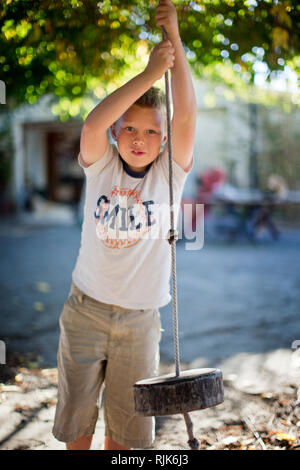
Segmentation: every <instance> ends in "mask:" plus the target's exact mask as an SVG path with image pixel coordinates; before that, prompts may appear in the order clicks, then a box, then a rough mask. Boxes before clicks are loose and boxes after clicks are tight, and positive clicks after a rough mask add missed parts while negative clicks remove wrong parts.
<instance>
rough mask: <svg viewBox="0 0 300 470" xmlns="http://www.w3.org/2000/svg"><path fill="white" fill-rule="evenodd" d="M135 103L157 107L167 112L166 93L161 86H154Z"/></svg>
mask: <svg viewBox="0 0 300 470" xmlns="http://www.w3.org/2000/svg"><path fill="white" fill-rule="evenodd" d="M134 104H136V105H138V106H142V107H146V108H157V109H159V110H160V111H162V112H163V113H165V107H166V95H165V94H164V92H163V91H162V90H160V89H159V88H157V87H154V86H152V87H151V88H149V90H147V91H146V93H144V94H143V95H142V96H140V98H139V99H138V100H136V101H135V102H134Z"/></svg>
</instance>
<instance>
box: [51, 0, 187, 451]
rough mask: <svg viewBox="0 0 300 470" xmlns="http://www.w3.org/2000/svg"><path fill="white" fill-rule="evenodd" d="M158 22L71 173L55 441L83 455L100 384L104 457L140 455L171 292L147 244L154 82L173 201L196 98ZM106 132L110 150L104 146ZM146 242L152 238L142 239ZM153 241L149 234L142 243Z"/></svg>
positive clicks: (157, 255) (172, 12) (163, 251)
mask: <svg viewBox="0 0 300 470" xmlns="http://www.w3.org/2000/svg"><path fill="white" fill-rule="evenodd" d="M156 22H157V25H158V26H163V27H164V28H165V30H166V33H167V36H168V40H165V41H162V42H161V43H160V44H158V45H157V46H156V47H155V48H154V49H153V51H152V52H151V54H150V58H149V62H148V64H147V67H146V68H145V70H144V71H143V72H142V73H140V74H139V75H137V76H136V77H135V78H133V79H132V80H131V81H129V82H128V83H126V84H125V85H124V86H122V87H121V88H119V89H118V90H116V91H115V92H114V93H112V94H111V95H109V96H108V97H107V98H105V99H104V100H103V101H102V102H101V103H99V104H98V105H97V106H96V107H95V108H94V110H93V111H92V112H91V113H90V114H89V116H88V117H87V119H86V121H85V123H84V125H83V129H82V133H81V141H80V154H79V164H80V165H81V166H82V168H83V169H84V172H85V175H86V182H87V185H86V200H85V207H84V221H83V227H82V238H81V247H80V251H79V255H78V258H77V262H76V266H75V268H74V271H73V274H72V281H73V282H72V286H71V290H70V294H69V298H68V299H67V301H66V303H65V304H64V308H63V311H62V314H61V317H60V329H61V334H60V344H59V350H58V371H59V387H58V404H57V408H56V415H55V422H54V428H53V434H54V436H55V437H56V438H57V439H59V440H61V441H64V442H66V443H67V449H89V448H90V445H91V441H92V435H93V432H94V428H95V425H96V421H97V417H98V406H97V400H98V395H99V390H100V387H101V386H102V384H103V382H104V383H105V400H104V418H105V443H104V448H105V449H107V450H113V449H115V450H120V449H131V448H144V447H149V446H150V445H151V444H152V443H153V440H154V419H153V418H151V417H150V418H148V417H139V416H137V415H136V414H135V412H134V403H133V385H134V383H135V382H136V381H138V380H140V379H142V378H146V377H151V376H153V375H155V374H157V372H158V360H159V341H160V334H161V333H160V328H161V323H160V313H159V310H158V309H159V307H161V306H163V305H166V304H167V303H169V301H170V300H171V297H170V294H169V277H170V246H169V244H168V242H167V240H166V239H162V238H158V237H156V236H153V233H154V232H152V231H153V230H155V229H156V228H157V227H156V226H157V224H158V219H157V218H156V215H155V214H154V212H153V207H154V206H155V205H158V206H160V205H163V204H168V203H169V188H168V152H167V148H165V150H164V151H163V152H161V153H160V149H161V147H162V146H163V145H164V144H165V143H166V140H167V136H166V118H165V113H164V110H165V104H164V97H163V94H162V93H161V92H160V91H159V90H158V89H156V88H154V87H153V84H154V83H155V82H156V81H157V80H158V79H160V78H161V77H162V76H163V74H164V73H165V72H166V70H167V69H168V68H171V69H172V78H171V80H172V82H171V85H172V97H173V119H172V136H173V137H172V142H173V160H174V163H173V179H174V204H178V205H179V203H180V198H181V193H182V190H183V186H184V183H185V180H186V177H187V174H188V172H189V171H190V169H191V167H192V164H193V156H192V155H193V154H192V152H193V143H194V132H195V122H196V99H195V95H194V89H193V85H192V81H191V76H190V72H189V68H188V64H187V62H186V58H185V54H184V50H183V47H182V44H181V40H180V36H179V30H178V22H177V14H176V9H175V7H174V6H173V5H172V3H171V1H170V0H162V1H161V2H160V4H159V6H158V7H157V9H156ZM108 129H110V131H111V134H112V137H113V138H114V139H115V141H116V143H117V145H118V150H117V149H116V147H115V146H114V145H111V144H110V142H109V141H108V138H107V130H108ZM151 234H152V236H151ZM149 235H150V237H149Z"/></svg>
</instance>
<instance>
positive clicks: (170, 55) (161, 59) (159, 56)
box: [145, 39, 175, 80]
mask: <svg viewBox="0 0 300 470" xmlns="http://www.w3.org/2000/svg"><path fill="white" fill-rule="evenodd" d="M174 61H175V49H174V47H173V46H172V44H171V42H170V41H169V40H168V39H165V40H164V41H161V42H160V43H159V44H157V45H156V46H155V47H154V49H153V50H152V51H151V54H150V58H149V62H148V65H147V67H146V69H145V70H146V71H147V72H149V73H151V75H152V76H153V77H154V78H155V80H159V79H160V78H161V77H162V76H163V75H164V73H165V72H166V71H167V69H169V68H172V67H173V65H174Z"/></svg>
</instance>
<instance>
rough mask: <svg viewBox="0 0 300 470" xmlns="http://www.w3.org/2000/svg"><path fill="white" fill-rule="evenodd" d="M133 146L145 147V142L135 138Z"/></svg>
mask: <svg viewBox="0 0 300 470" xmlns="http://www.w3.org/2000/svg"><path fill="white" fill-rule="evenodd" d="M133 145H144V142H143V140H142V139H138V138H135V139H134V140H133Z"/></svg>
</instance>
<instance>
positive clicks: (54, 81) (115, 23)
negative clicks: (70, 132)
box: [0, 0, 300, 119]
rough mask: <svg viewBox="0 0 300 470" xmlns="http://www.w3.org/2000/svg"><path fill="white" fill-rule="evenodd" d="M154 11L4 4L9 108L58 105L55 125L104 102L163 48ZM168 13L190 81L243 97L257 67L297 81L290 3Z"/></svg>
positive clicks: (294, 5) (214, 4)
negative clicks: (42, 102)
mask: <svg viewBox="0 0 300 470" xmlns="http://www.w3.org/2000/svg"><path fill="white" fill-rule="evenodd" d="M157 3H158V2H157V1H154V0H147V1H146V0H133V1H124V0H104V1H102V2H97V1H96V0H82V1H80V0H6V1H5V0H4V1H3V2H2V6H1V10H0V26H1V30H0V31H1V33H0V64H1V67H2V76H1V77H0V78H1V79H2V80H3V81H4V82H5V84H6V90H7V91H6V93H7V106H8V108H9V109H11V108H13V107H15V106H16V105H18V104H20V103H23V102H28V103H35V102H36V101H37V100H38V98H39V97H40V96H41V95H44V94H46V93H50V94H53V97H54V101H55V102H57V101H59V104H56V105H54V106H53V111H54V112H56V113H57V114H59V115H60V118H61V119H68V118H69V117H70V116H77V115H86V114H87V112H88V111H89V110H90V109H91V107H92V106H93V103H94V101H93V99H95V98H96V99H97V98H98V99H101V98H102V97H104V96H105V95H106V94H107V93H108V92H111V91H112V90H113V89H115V88H116V87H117V86H119V85H120V84H121V83H122V82H124V79H126V78H128V79H129V78H130V77H131V76H133V74H135V73H137V72H138V71H141V70H142V68H143V67H144V66H145V64H146V63H147V59H148V54H149V51H150V50H151V48H152V47H153V46H154V45H155V43H157V42H159V41H160V40H161V34H160V30H159V29H158V28H157V26H156V24H155V8H156V6H157ZM174 4H175V5H176V8H177V12H178V18H179V24H180V31H181V37H182V41H183V44H184V46H185V48H186V54H187V58H188V59H189V61H190V65H191V67H192V70H193V72H194V73H195V75H196V76H197V77H200V78H201V77H210V78H211V79H214V80H216V81H221V82H222V83H225V84H226V85H227V86H229V87H231V88H232V89H233V90H234V91H238V92H239V93H240V94H243V93H247V96H248V91H249V87H250V86H251V84H253V79H254V76H255V66H254V65H255V64H257V62H260V63H263V64H264V66H265V67H266V68H267V70H268V78H270V75H271V73H272V72H273V73H276V71H280V70H283V68H284V66H285V65H289V66H290V67H291V68H292V69H293V70H294V71H295V72H297V73H298V74H299V70H300V58H299V50H300V34H299V32H300V6H299V5H298V2H297V0H281V1H279V0H278V1H270V0H210V1H209V0H195V1H178V0H174ZM252 94H253V92H252ZM92 98H93V99H92ZM248 98H249V96H248ZM58 99H59V100H58ZM4 108H6V107H3V106H2V107H0V109H1V110H4Z"/></svg>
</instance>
